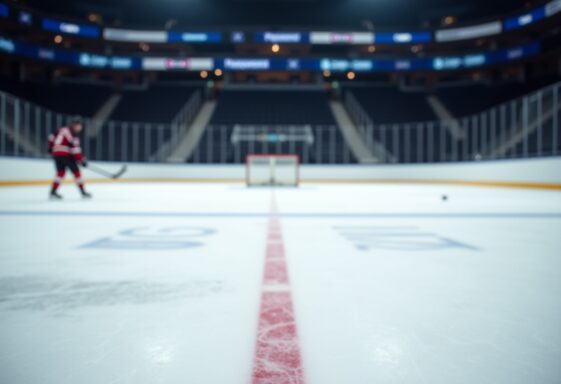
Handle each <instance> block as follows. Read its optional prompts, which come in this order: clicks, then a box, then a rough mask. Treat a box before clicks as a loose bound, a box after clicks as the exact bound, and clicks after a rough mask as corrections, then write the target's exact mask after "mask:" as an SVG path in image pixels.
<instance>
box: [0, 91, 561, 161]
mask: <svg viewBox="0 0 561 384" xmlns="http://www.w3.org/2000/svg"><path fill="white" fill-rule="evenodd" d="M200 101H201V100H199V99H198V98H196V99H193V101H190V102H189V103H188V104H186V106H185V108H184V109H183V110H182V111H181V112H180V114H179V115H178V117H177V118H176V119H175V120H174V122H172V123H169V124H164V123H162V124H158V123H143V122H122V121H108V122H106V123H104V124H103V126H102V127H101V129H100V130H99V132H98V133H97V135H94V136H92V137H90V136H88V135H83V138H82V146H83V149H84V152H85V154H86V156H88V157H89V158H90V159H92V160H108V161H126V162H165V161H166V160H167V154H168V152H169V151H168V150H167V149H166V148H168V149H169V148H170V147H171V146H173V145H174V144H176V143H177V142H178V140H179V138H180V137H182V135H183V134H185V133H186V130H187V126H188V125H189V123H190V122H191V121H192V119H193V118H194V116H195V114H196V111H198V108H200ZM345 103H346V107H347V109H348V111H349V113H350V114H351V116H352V117H353V119H354V120H355V123H356V124H357V127H358V131H359V132H360V134H361V136H362V138H363V140H364V142H365V143H366V145H367V146H369V147H370V148H373V147H374V146H378V149H379V146H382V147H383V148H384V149H385V153H387V156H384V158H382V159H381V161H380V162H382V163H429V162H447V161H474V160H475V161H477V160H484V159H502V158H515V157H516V158H527V157H538V156H556V155H561V127H560V124H561V83H558V84H554V85H551V86H549V87H546V88H543V89H541V90H539V91H536V92H534V93H532V94H529V95H527V96H524V97H521V98H518V99H515V100H513V101H510V102H508V103H504V104H501V105H498V106H496V107H494V108H492V109H489V110H486V111H483V112H481V113H478V114H475V115H471V116H467V117H464V118H461V119H456V120H450V121H431V122H418V123H407V124H374V123H372V120H371V119H370V118H369V116H368V114H367V113H366V112H364V110H363V109H362V108H361V107H360V105H359V104H358V102H357V101H356V100H354V99H353V98H352V97H351V98H349V97H346V100H345ZM70 119H71V116H69V115H65V114H61V113H57V112H53V111H51V110H48V109H46V108H43V107H40V106H37V105H35V104H33V103H31V102H28V101H26V100H23V99H20V98H18V97H15V96H12V95H9V94H7V93H3V92H0V155H8V156H26V157H47V156H48V154H47V147H46V140H47V137H48V135H49V134H50V133H51V132H53V131H54V130H55V129H56V128H57V127H60V126H63V125H64V124H66V123H67V122H68V121H69V120H70ZM92 124H93V122H92V120H91V119H90V118H85V119H84V125H85V130H86V131H87V130H88V129H91V127H92ZM164 149H166V150H164ZM379 152H380V151H378V153H379ZM249 153H256V154H264V153H290V154H298V155H300V158H301V161H302V162H303V163H309V164H348V163H353V162H355V159H354V158H353V155H352V154H351V152H350V150H349V147H348V145H347V143H346V142H345V141H344V139H343V136H342V134H341V131H340V128H339V127H337V126H314V125H304V126H290V125H246V126H243V125H237V126H236V125H220V126H218V125H211V126H208V127H207V128H206V130H205V132H204V134H203V135H202V137H201V138H200V141H199V143H198V144H197V146H196V149H195V151H193V153H192V155H191V156H190V158H189V159H185V161H187V162H191V163H208V164H212V163H242V162H244V160H245V155H247V154H249Z"/></svg>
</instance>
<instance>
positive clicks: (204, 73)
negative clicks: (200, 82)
mask: <svg viewBox="0 0 561 384" xmlns="http://www.w3.org/2000/svg"><path fill="white" fill-rule="evenodd" d="M201 77H202V78H203V79H206V78H207V77H208V72H207V71H201Z"/></svg>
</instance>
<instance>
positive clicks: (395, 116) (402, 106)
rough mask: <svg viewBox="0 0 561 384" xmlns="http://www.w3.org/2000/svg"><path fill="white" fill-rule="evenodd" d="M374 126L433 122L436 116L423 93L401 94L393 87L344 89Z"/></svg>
mask: <svg viewBox="0 0 561 384" xmlns="http://www.w3.org/2000/svg"><path fill="white" fill-rule="evenodd" d="M345 90H346V91H350V92H352V94H353V95H354V96H355V98H356V99H357V100H358V102H359V103H360V105H361V106H362V108H363V109H364V111H365V112H366V113H368V115H369V116H370V118H371V119H372V122H373V123H374V124H388V123H395V124H397V123H409V122H420V121H433V120H436V116H435V114H434V112H433V111H432V109H431V107H430V105H429V104H428V102H427V100H426V93H424V92H402V91H400V90H398V89H397V88H393V87H359V86H356V87H346V88H345Z"/></svg>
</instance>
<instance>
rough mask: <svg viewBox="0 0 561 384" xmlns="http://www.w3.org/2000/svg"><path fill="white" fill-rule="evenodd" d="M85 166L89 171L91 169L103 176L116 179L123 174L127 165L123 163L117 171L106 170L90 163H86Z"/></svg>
mask: <svg viewBox="0 0 561 384" xmlns="http://www.w3.org/2000/svg"><path fill="white" fill-rule="evenodd" d="M87 168H88V169H89V170H90V171H92V172H94V173H97V174H98V175H101V176H105V177H108V178H110V179H118V178H119V177H121V176H123V174H124V173H125V172H126V171H127V166H126V165H123V166H122V167H121V169H120V170H119V171H118V172H117V173H111V172H108V171H106V170H104V169H101V168H99V167H96V166H95V165H91V164H88V166H87Z"/></svg>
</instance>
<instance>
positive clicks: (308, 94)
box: [211, 91, 335, 125]
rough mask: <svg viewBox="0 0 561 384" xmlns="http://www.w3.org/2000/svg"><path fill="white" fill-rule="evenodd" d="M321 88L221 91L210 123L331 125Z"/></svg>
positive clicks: (329, 112) (330, 117)
mask: <svg viewBox="0 0 561 384" xmlns="http://www.w3.org/2000/svg"><path fill="white" fill-rule="evenodd" d="M327 101H328V100H327V95H326V93H325V92H322V91H224V92H222V94H221V95H220V98H219V103H218V106H217V108H216V111H215V113H214V116H213V117H212V120H211V124H213V125H216V124H311V125H334V124H335V120H334V118H333V115H332V113H331V110H330V109H329V106H328V104H327Z"/></svg>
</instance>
